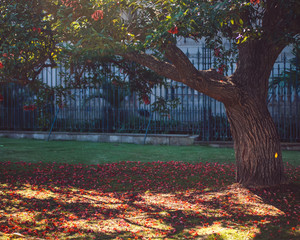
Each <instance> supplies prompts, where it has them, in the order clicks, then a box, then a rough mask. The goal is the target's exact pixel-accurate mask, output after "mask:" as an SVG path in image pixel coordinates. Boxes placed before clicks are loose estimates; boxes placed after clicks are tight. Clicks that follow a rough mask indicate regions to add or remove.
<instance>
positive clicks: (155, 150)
mask: <svg viewBox="0 0 300 240" xmlns="http://www.w3.org/2000/svg"><path fill="white" fill-rule="evenodd" d="M0 156H1V157H0V161H14V162H15V161H25V162H40V161H41V162H57V163H70V164H71V163H73V164H74V163H83V164H102V163H111V162H120V161H140V162H155V161H162V162H166V161H183V162H190V163H194V162H218V163H233V162H234V161H235V157H234V150H233V149H230V148H214V147H205V146H180V147H179V146H165V145H158V146H153V145H136V144H125V143H122V144H114V143H94V142H76V141H50V142H47V141H40V140H31V139H9V138H0ZM283 160H284V161H285V162H288V163H290V164H292V165H295V166H299V165H300V152H299V151H283Z"/></svg>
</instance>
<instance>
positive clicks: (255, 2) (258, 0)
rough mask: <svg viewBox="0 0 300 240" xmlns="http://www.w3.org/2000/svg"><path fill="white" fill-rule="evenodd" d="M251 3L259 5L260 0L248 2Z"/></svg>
mask: <svg viewBox="0 0 300 240" xmlns="http://www.w3.org/2000/svg"><path fill="white" fill-rule="evenodd" d="M250 2H251V3H254V4H259V2H260V0H250Z"/></svg>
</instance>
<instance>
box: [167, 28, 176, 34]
mask: <svg viewBox="0 0 300 240" xmlns="http://www.w3.org/2000/svg"><path fill="white" fill-rule="evenodd" d="M168 32H169V33H171V34H177V33H178V27H174V28H172V29H170V30H169V31H168Z"/></svg>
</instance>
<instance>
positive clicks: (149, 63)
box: [120, 52, 182, 82]
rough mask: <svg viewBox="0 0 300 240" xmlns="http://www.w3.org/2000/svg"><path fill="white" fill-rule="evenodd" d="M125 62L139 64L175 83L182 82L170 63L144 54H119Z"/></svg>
mask: <svg viewBox="0 0 300 240" xmlns="http://www.w3.org/2000/svg"><path fill="white" fill-rule="evenodd" d="M120 56H121V57H124V58H125V59H127V60H130V61H133V62H136V63H138V64H141V65H143V66H145V67H148V68H149V69H151V70H153V71H154V72H156V73H157V74H159V75H161V76H164V77H166V78H169V79H172V80H174V81H176V82H182V80H181V78H180V76H179V73H178V71H177V69H176V67H175V66H174V65H172V64H171V63H168V62H165V61H162V60H159V59H158V58H156V57H154V56H152V55H149V54H146V53H144V52H128V53H123V54H120Z"/></svg>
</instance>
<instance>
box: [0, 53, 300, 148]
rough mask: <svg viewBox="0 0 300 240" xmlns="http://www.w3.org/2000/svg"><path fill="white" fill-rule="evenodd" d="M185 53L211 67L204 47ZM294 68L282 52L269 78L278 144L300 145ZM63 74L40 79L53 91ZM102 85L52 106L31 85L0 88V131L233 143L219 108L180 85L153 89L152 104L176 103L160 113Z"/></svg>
mask: <svg viewBox="0 0 300 240" xmlns="http://www.w3.org/2000/svg"><path fill="white" fill-rule="evenodd" d="M187 55H188V56H189V58H190V59H191V61H192V62H193V63H194V64H195V66H196V67H197V68H198V69H208V68H211V67H213V61H214V59H213V54H211V51H210V50H208V49H206V48H194V49H187ZM233 68H234V66H232V68H230V69H229V71H228V73H227V74H231V73H232V71H233ZM298 70H299V66H298V65H297V64H296V65H295V63H292V62H291V61H290V59H288V58H287V57H286V55H285V54H282V55H281V56H280V57H279V59H278V60H277V62H276V64H275V65H274V68H273V71H272V74H271V76H270V89H269V98H268V104H269V105H268V107H269V110H270V113H271V115H272V117H273V119H274V121H275V123H276V126H277V128H278V132H279V134H280V137H281V140H282V141H290V142H295V141H300V114H299V113H300V96H299V95H300V94H299V91H300V84H299V77H298V74H299V73H298ZM61 72H64V73H68V71H67V70H65V69H63V68H62V67H60V68H56V69H52V70H50V69H46V70H44V71H43V72H42V74H41V76H40V77H41V80H42V82H43V83H45V84H47V85H48V86H50V87H57V86H59V85H61V84H63V82H64V79H63V77H62V75H61V74H60V73H61ZM64 75H67V74H64ZM86 76H87V77H90V76H89V75H88V74H87V75H86ZM105 82H106V83H107V84H102V85H101V86H98V87H95V85H93V86H92V85H91V86H87V87H85V88H74V89H71V90H69V91H70V94H69V97H66V99H64V100H65V103H66V104H65V105H64V106H63V107H59V106H58V105H56V101H55V98H56V96H53V97H52V98H49V99H47V101H45V99H44V104H43V105H42V106H41V105H39V104H37V102H38V101H39V99H37V97H36V95H35V94H34V91H33V90H32V89H30V88H29V87H27V86H20V85H16V84H6V85H2V87H1V89H0V129H1V130H36V131H38V130H44V131H49V130H50V128H53V131H75V132H76V131H77V132H119V133H145V132H146V129H147V127H148V133H156V134H161V133H165V134H167V133H176V134H195V135H199V139H200V140H203V141H207V140H230V139H231V135H230V128H229V124H228V121H227V118H226V113H225V109H224V106H223V104H222V103H220V102H218V101H216V100H214V99H211V98H209V97H208V96H205V95H203V94H201V93H199V92H197V91H195V90H193V89H191V88H189V87H187V86H185V85H183V84H181V83H176V82H173V81H169V84H168V86H167V87H166V86H156V87H154V88H153V91H152V95H151V98H150V101H151V103H153V102H155V101H156V100H157V99H159V98H161V97H163V98H165V99H179V100H180V101H179V104H178V105H177V106H173V107H171V108H170V109H169V112H168V113H164V114H162V113H159V112H156V111H151V105H146V104H145V103H143V102H140V101H139V96H138V94H137V93H135V92H131V91H129V90H128V89H123V88H120V87H117V86H114V85H113V84H111V79H106V81H105ZM45 102H46V104H45ZM54 120H55V121H54Z"/></svg>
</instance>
